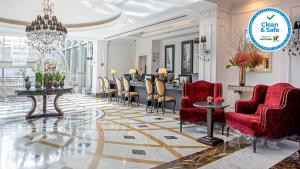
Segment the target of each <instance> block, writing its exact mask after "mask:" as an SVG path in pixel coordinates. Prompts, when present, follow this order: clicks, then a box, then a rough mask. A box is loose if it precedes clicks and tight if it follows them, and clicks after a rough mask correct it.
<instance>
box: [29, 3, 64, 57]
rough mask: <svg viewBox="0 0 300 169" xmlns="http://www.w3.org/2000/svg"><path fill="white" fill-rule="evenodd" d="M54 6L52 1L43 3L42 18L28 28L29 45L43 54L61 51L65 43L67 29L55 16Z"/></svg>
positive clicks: (39, 16)
mask: <svg viewBox="0 0 300 169" xmlns="http://www.w3.org/2000/svg"><path fill="white" fill-rule="evenodd" d="M53 9H54V4H53V3H52V2H50V0H43V2H42V10H41V12H42V16H41V15H38V16H37V19H36V20H34V21H32V23H31V24H30V25H28V26H26V36H27V39H28V43H29V45H31V46H32V47H33V48H35V49H37V50H39V51H40V52H42V53H51V52H52V51H54V50H57V49H61V48H62V46H63V45H64V43H65V39H66V35H67V33H68V32H67V28H66V27H65V26H63V25H62V23H61V22H59V21H58V20H57V17H56V16H54V15H53V14H54V11H53Z"/></svg>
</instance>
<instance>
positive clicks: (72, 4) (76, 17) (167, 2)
mask: <svg viewBox="0 0 300 169" xmlns="http://www.w3.org/2000/svg"><path fill="white" fill-rule="evenodd" d="M41 1H42V0H0V3H1V6H0V21H1V19H2V23H0V31H2V32H3V31H7V30H11V31H12V32H13V31H15V32H20V33H23V32H24V26H20V25H19V26H18V25H16V23H19V22H17V21H20V23H22V22H31V21H32V20H34V19H35V18H36V16H37V15H38V14H40V10H41V7H40V6H41ZM51 1H52V2H54V4H55V7H54V12H55V15H56V16H57V17H58V19H59V20H60V21H61V22H62V23H63V24H85V25H88V24H89V23H94V22H97V23H101V21H104V22H105V21H106V20H110V19H112V20H113V21H111V22H109V23H105V24H100V25H97V26H85V27H84V28H76V29H69V36H70V37H83V38H93V39H103V38H105V37H108V36H113V35H115V34H120V33H122V32H126V31H130V30H132V29H136V28H139V27H143V26H145V25H151V24H153V23H156V22H159V21H163V20H167V19H170V18H174V17H176V16H181V15H187V17H186V19H187V20H191V18H194V17H197V14H198V13H199V12H200V11H201V10H208V9H211V8H213V7H214V4H213V3H210V2H207V1H204V0H51ZM7 20H8V21H10V24H7V23H3V22H4V21H7ZM11 21H16V22H11ZM180 22H182V20H181V21H180ZM11 23H13V24H11ZM172 24H173V23H172ZM194 24H195V23H193V24H192V26H194ZM175 26H176V25H175ZM173 28H174V25H173ZM143 32H144V33H145V31H143ZM147 32H150V33H152V34H153V32H154V31H151V30H149V28H148V29H147ZM134 34H137V35H138V34H139V32H134Z"/></svg>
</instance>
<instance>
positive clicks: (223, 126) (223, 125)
mask: <svg viewBox="0 0 300 169" xmlns="http://www.w3.org/2000/svg"><path fill="white" fill-rule="evenodd" d="M224 128H225V124H224V123H222V135H224Z"/></svg>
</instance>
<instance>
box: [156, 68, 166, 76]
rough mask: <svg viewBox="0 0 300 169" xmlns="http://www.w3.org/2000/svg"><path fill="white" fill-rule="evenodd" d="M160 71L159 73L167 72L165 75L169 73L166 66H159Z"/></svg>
mask: <svg viewBox="0 0 300 169" xmlns="http://www.w3.org/2000/svg"><path fill="white" fill-rule="evenodd" d="M158 73H159V74H165V75H166V74H168V70H167V69H166V68H159V69H158Z"/></svg>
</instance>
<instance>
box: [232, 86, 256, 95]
mask: <svg viewBox="0 0 300 169" xmlns="http://www.w3.org/2000/svg"><path fill="white" fill-rule="evenodd" d="M253 89H254V86H238V85H228V90H233V92H234V93H238V94H241V93H242V92H252V91H253Z"/></svg>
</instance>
